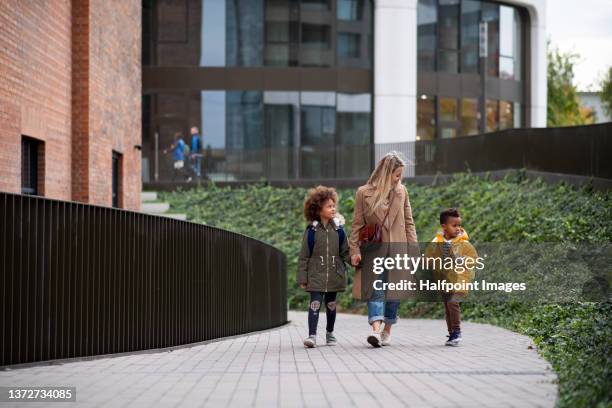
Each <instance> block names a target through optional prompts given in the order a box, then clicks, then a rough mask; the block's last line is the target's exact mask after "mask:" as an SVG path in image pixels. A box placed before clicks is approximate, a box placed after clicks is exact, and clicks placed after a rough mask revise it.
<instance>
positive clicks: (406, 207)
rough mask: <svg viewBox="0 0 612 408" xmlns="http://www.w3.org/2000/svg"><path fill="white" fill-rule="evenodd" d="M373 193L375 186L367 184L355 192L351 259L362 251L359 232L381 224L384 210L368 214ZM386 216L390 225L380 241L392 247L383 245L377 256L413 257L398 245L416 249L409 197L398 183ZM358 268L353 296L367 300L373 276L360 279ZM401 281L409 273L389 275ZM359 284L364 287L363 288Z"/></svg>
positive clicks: (372, 200)
mask: <svg viewBox="0 0 612 408" xmlns="http://www.w3.org/2000/svg"><path fill="white" fill-rule="evenodd" d="M374 191H375V187H373V186H371V185H369V184H366V185H364V186H361V187H359V189H357V193H356V195H355V207H354V210H353V223H352V225H351V235H350V238H349V250H350V255H351V256H352V255H361V248H360V247H359V231H360V230H361V229H362V228H363V227H364V226H365V225H366V224H381V225H383V220H384V218H385V213H386V210H385V209H384V208H378V209H377V210H376V211H375V212H374V213H371V211H370V209H371V208H372V206H373V205H374ZM388 217H389V218H388V222H387V223H388V225H389V226H387V225H386V224H387V223H385V224H384V225H383V228H382V242H383V243H386V244H388V243H393V245H383V246H382V247H380V248H379V253H378V255H377V256H389V257H394V256H395V254H397V253H400V254H401V255H403V253H412V254H413V255H416V253H414V252H413V251H409V249H408V245H405V246H403V245H401V243H405V244H410V243H413V244H415V246H412V247H411V249H412V250H413V249H414V248H415V247H416V248H418V246H416V244H417V243H418V239H417V233H416V228H415V225H414V220H413V218H412V208H411V206H410V198H409V196H408V191H407V190H406V187H405V186H404V185H403V184H401V183H400V184H398V185H397V186H396V187H395V188H394V189H393V197H392V202H391V208H390V209H389V216H388ZM381 251H382V252H381ZM359 269H360V268H357V272H356V274H355V279H354V282H353V285H354V290H353V296H354V297H355V298H358V299H367V298H369V297H370V295H371V293H372V285H371V283H372V282H373V278H374V276H372V273H367V274H365V275H364V276H363V277H364V279H361V271H360V270H359ZM366 275H367V276H366ZM401 279H410V276H409V274H408V275H406V274H405V273H402V274H398V273H391V274H389V282H397V281H399V280H401ZM362 284H363V285H365V286H364V287H362V286H363V285H362ZM355 286H356V287H355ZM360 292H361V295H360V296H359V295H358V294H359V293H360ZM394 295H395V296H400V297H402V298H406V297H408V296H407V294H406V293H405V292H404V293H401V294H400V293H395V294H394ZM395 296H393V298H395Z"/></svg>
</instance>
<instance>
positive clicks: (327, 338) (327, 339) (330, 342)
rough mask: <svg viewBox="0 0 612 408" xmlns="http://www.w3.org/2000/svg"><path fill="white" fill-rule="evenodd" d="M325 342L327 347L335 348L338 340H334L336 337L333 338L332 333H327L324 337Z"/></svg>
mask: <svg viewBox="0 0 612 408" xmlns="http://www.w3.org/2000/svg"><path fill="white" fill-rule="evenodd" d="M325 342H326V343H327V345H328V346H335V345H336V344H338V340H336V336H334V333H332V332H327V334H326V335H325Z"/></svg>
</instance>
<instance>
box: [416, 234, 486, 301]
mask: <svg viewBox="0 0 612 408" xmlns="http://www.w3.org/2000/svg"><path fill="white" fill-rule="evenodd" d="M445 241H446V239H445V238H444V232H443V231H438V233H437V234H436V236H435V237H434V239H433V240H431V242H430V243H429V245H427V248H426V249H425V257H426V258H441V259H442V262H441V266H442V268H441V269H440V268H438V266H440V261H436V262H434V265H435V266H436V267H434V269H433V271H434V278H435V279H437V280H438V281H441V280H446V282H450V283H461V282H471V281H472V280H473V279H474V265H475V263H476V258H477V257H478V254H477V253H476V249H475V248H474V246H473V245H472V244H470V241H469V236H468V234H467V232H466V231H465V230H464V229H463V228H461V232H459V235H457V236H456V237H455V238H453V239H452V240H450V243H451V251H452V254H453V255H454V258H455V262H456V264H455V265H456V266H455V268H454V269H453V268H451V267H448V266H449V265H448V263H447V262H444V253H443V249H442V248H443V244H444V242H445ZM458 258H464V259H463V263H462V264H461V262H460V261H457V259H458ZM468 258H472V259H473V260H472V261H470V262H468V263H467V265H469V266H470V267H469V268H468V267H467V266H466V260H467V259H468ZM430 262H433V261H430ZM458 264H461V265H463V268H461V267H459V265H458ZM448 293H455V294H461V295H467V293H468V291H467V288H466V290H453V291H448Z"/></svg>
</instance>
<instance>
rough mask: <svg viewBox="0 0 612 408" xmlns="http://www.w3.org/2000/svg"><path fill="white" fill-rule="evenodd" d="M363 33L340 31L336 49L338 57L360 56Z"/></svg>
mask: <svg viewBox="0 0 612 408" xmlns="http://www.w3.org/2000/svg"><path fill="white" fill-rule="evenodd" d="M360 44H361V35H359V34H355V33H338V43H337V45H336V50H337V53H338V58H359V57H360V52H359V46H360Z"/></svg>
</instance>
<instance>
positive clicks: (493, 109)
mask: <svg viewBox="0 0 612 408" xmlns="http://www.w3.org/2000/svg"><path fill="white" fill-rule="evenodd" d="M486 125H487V129H486V130H487V132H495V131H496V130H497V129H498V125H499V105H498V101H495V100H492V99H487V124H486Z"/></svg>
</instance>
